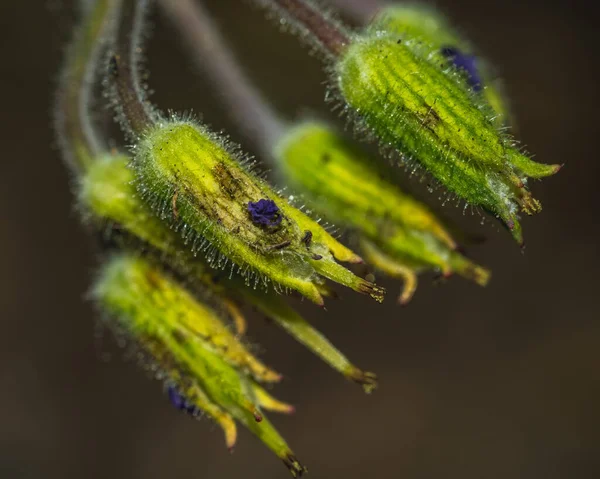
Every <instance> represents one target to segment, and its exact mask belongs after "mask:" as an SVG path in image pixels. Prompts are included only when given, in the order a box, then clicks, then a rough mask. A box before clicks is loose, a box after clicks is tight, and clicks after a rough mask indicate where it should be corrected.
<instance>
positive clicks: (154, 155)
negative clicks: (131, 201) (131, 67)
mask: <svg viewBox="0 0 600 479" xmlns="http://www.w3.org/2000/svg"><path fill="white" fill-rule="evenodd" d="M134 165H135V168H136V172H137V178H138V191H139V192H140V194H141V195H142V197H143V198H144V200H145V201H147V202H148V203H149V204H150V205H151V207H152V208H153V209H154V211H156V212H158V213H159V215H160V217H161V219H163V220H165V221H167V222H168V223H170V224H171V225H173V226H174V227H175V228H176V229H178V231H179V232H180V234H181V235H182V236H183V237H184V238H185V240H186V241H188V242H189V243H191V249H192V251H194V252H199V251H203V252H204V254H206V255H207V257H208V258H209V261H210V263H211V265H212V266H214V267H221V268H224V267H225V266H226V263H227V262H228V261H231V262H232V263H233V265H235V266H236V267H237V268H238V270H239V271H240V272H241V273H242V274H243V275H245V276H246V281H247V282H248V283H250V282H251V280H252V279H254V281H255V283H260V282H262V283H264V284H267V282H268V281H272V282H273V283H274V284H276V285H279V286H282V287H283V288H286V289H287V288H289V289H292V290H296V291H298V292H300V293H301V294H303V295H304V296H306V297H307V298H309V299H311V300H312V301H314V302H315V303H317V304H322V303H323V298H322V296H321V293H320V292H319V287H318V284H319V283H320V282H322V280H321V277H326V278H328V279H330V280H332V281H336V282H338V283H340V284H343V285H345V286H348V287H350V288H352V289H354V290H355V291H359V292H361V293H366V294H369V295H371V296H372V297H373V298H375V299H377V300H379V301H380V300H382V298H383V290H382V289H381V288H378V287H376V286H375V285H373V284H371V283H369V282H367V281H364V280H362V279H360V278H358V277H356V276H355V275H353V274H352V273H351V272H350V271H348V270H346V269H345V268H343V267H341V266H340V265H338V264H337V263H336V262H335V260H334V256H336V257H338V259H340V260H342V259H345V260H350V261H359V260H360V258H358V256H356V255H354V254H353V253H352V252H350V251H349V250H348V249H347V248H345V247H343V246H342V245H340V244H339V243H337V242H336V241H335V240H334V239H333V238H331V237H330V236H329V235H328V234H327V233H326V232H325V231H324V230H323V229H322V228H318V227H317V226H318V225H317V223H316V222H314V221H312V220H310V219H309V218H308V217H306V215H304V214H303V213H302V212H300V211H298V210H296V209H294V208H293V207H291V206H290V205H289V204H288V203H287V202H286V201H285V200H283V199H282V198H281V197H280V196H278V195H277V194H276V193H275V192H274V191H272V190H271V189H270V188H269V187H268V185H267V184H266V183H265V182H264V181H262V180H260V179H259V178H257V177H256V176H254V175H253V174H252V173H251V172H249V171H247V170H246V169H245V168H243V167H242V166H240V164H239V162H238V161H237V159H236V158H235V157H234V156H232V154H231V153H230V152H229V151H228V149H227V148H226V147H225V146H223V145H221V144H220V143H219V140H218V139H217V138H216V136H214V135H212V134H210V133H209V132H207V131H206V130H204V129H203V128H201V127H199V126H196V125H193V124H191V123H186V122H168V123H164V124H160V125H158V126H156V127H152V128H150V129H149V131H148V132H147V133H146V136H145V137H144V138H143V139H142V140H141V142H140V144H139V145H138V147H137V149H136V155H135V159H134ZM307 227H310V228H315V230H316V233H317V237H318V238H320V239H321V241H319V240H316V241H312V242H310V243H309V244H307V243H306V242H305V241H304V238H305V237H306V231H309V232H311V231H312V230H310V229H309V230H307V229H306V228H307ZM313 235H314V233H313ZM324 238H325V239H324ZM332 254H333V255H332ZM232 268H233V267H232Z"/></svg>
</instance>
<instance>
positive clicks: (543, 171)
mask: <svg viewBox="0 0 600 479" xmlns="http://www.w3.org/2000/svg"><path fill="white" fill-rule="evenodd" d="M447 64H448V61H447V58H445V57H444V55H443V53H442V52H441V51H440V49H439V48H437V47H435V48H432V47H430V46H429V45H427V44H425V43H424V42H422V41H420V40H419V39H413V38H410V37H409V36H402V35H399V34H398V33H396V32H388V31H385V30H381V29H377V28H373V29H369V30H368V31H367V32H366V33H364V34H362V35H359V36H358V37H356V38H355V39H354V41H353V42H352V43H351V44H349V45H348V46H347V48H346V49H345V50H344V51H343V52H342V53H341V54H340V56H339V58H338V60H337V61H336V64H335V66H334V69H333V71H334V79H335V82H336V84H337V87H338V89H339V92H340V94H341V96H342V98H343V100H344V101H345V102H346V103H347V105H349V106H350V108H351V109H352V110H353V111H354V112H355V113H356V115H357V117H358V120H359V122H360V123H361V124H362V125H364V126H366V127H367V128H368V130H369V131H370V132H372V133H373V134H374V135H375V136H376V137H377V138H378V139H379V140H380V142H381V143H382V145H385V146H389V147H390V148H392V149H393V150H394V151H398V152H400V153H401V154H402V155H403V159H404V160H405V161H407V162H409V163H411V162H412V163H413V164H414V166H415V167H416V166H417V165H421V166H423V167H424V168H425V170H426V171H427V172H429V173H430V174H431V175H432V176H433V177H434V178H436V179H437V180H438V181H439V182H440V183H442V184H443V185H444V186H446V188H448V190H450V191H451V192H452V193H454V194H456V195H457V196H458V197H459V198H462V199H463V200H465V201H467V202H468V203H471V204H472V205H475V206H480V207H482V208H483V209H485V210H487V211H489V212H491V213H492V214H494V215H495V216H496V217H498V218H499V219H501V220H502V221H503V222H504V224H505V225H506V226H507V227H508V228H509V229H510V230H511V231H512V234H513V236H514V238H515V239H516V240H517V241H518V242H519V243H522V233H521V226H520V224H519V218H518V213H519V210H521V211H523V212H525V213H527V214H533V213H536V212H538V211H539V210H540V209H541V206H540V204H539V202H538V201H537V200H535V199H533V198H532V196H531V194H530V193H529V191H528V190H527V188H526V182H527V177H532V178H542V177H544V176H549V175H552V174H554V173H556V172H557V171H558V170H559V168H560V166H559V165H543V164H539V163H535V162H533V161H532V160H531V159H529V158H528V157H527V156H525V155H524V154H522V153H521V152H520V151H519V150H518V149H517V148H516V146H515V143H514V141H513V139H512V138H511V137H510V136H508V135H507V134H506V133H504V132H502V131H500V130H499V129H498V128H497V127H496V125H495V124H494V121H493V118H494V116H495V114H494V112H493V110H492V109H491V108H490V107H489V106H488V105H487V104H486V102H485V101H484V100H482V99H481V98H480V95H478V94H476V93H473V92H471V91H470V87H469V86H468V85H467V84H466V82H465V81H464V75H463V74H462V73H460V72H458V71H457V70H456V68H454V67H452V68H448V67H447Z"/></svg>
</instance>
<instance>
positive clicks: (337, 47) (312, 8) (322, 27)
mask: <svg viewBox="0 0 600 479" xmlns="http://www.w3.org/2000/svg"><path fill="white" fill-rule="evenodd" d="M255 1H256V2H257V4H258V5H260V6H262V7H264V8H267V9H269V10H271V11H275V12H277V13H278V14H280V15H283V16H284V18H286V19H287V20H289V21H290V22H291V24H292V25H293V26H296V28H298V29H299V30H300V32H301V33H303V34H305V35H307V36H308V38H309V39H310V40H312V41H313V42H314V43H316V44H317V46H318V47H320V49H321V50H323V51H324V52H325V53H326V54H328V55H329V56H333V57H337V56H339V55H340V54H341V53H342V52H343V51H344V50H345V48H346V47H347V46H348V45H349V44H350V36H349V33H348V32H347V31H346V29H345V28H344V27H343V26H342V25H341V24H340V23H339V22H337V21H336V20H334V19H333V18H331V17H330V16H329V15H328V14H327V13H326V12H324V11H323V10H322V9H320V8H319V7H317V6H316V5H315V4H313V3H312V2H310V1H309V0H255Z"/></svg>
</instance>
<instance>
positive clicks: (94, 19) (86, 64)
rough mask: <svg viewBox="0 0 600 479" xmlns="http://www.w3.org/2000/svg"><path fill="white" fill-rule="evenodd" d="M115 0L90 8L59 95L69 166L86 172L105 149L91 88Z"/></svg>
mask: <svg viewBox="0 0 600 479" xmlns="http://www.w3.org/2000/svg"><path fill="white" fill-rule="evenodd" d="M115 3H116V1H115V0H100V1H98V2H96V4H95V5H94V6H93V7H91V8H90V9H89V12H88V13H87V14H86V16H85V18H84V20H83V21H82V23H81V26H79V27H78V28H77V30H76V33H75V36H74V39H73V42H72V44H71V46H70V48H69V52H68V54H67V59H66V63H65V67H64V72H63V74H62V77H61V81H60V85H59V88H58V92H57V95H56V104H55V128H56V132H57V134H58V138H59V141H60V143H61V147H62V150H63V154H64V156H65V159H66V161H67V163H68V165H69V166H70V167H71V168H72V169H73V170H74V171H75V172H76V173H81V172H82V171H85V170H86V169H87V168H88V167H89V165H90V163H91V161H92V160H93V158H94V157H95V156H97V154H98V153H100V152H101V151H103V150H104V149H105V148H104V145H103V142H102V140H100V138H99V137H98V135H97V134H96V130H95V127H94V125H93V124H92V115H91V110H92V107H91V90H92V85H93V82H94V76H95V74H96V66H97V64H98V57H99V55H100V50H101V49H102V45H103V41H102V39H103V35H104V33H105V30H106V28H107V27H108V23H109V20H110V12H111V9H112V8H113V7H114V4H115Z"/></svg>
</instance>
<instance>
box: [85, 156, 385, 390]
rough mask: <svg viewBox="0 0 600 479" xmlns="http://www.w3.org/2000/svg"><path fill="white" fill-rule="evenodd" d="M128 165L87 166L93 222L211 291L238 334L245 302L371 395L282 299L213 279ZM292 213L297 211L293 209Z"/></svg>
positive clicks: (366, 381)
mask: <svg viewBox="0 0 600 479" xmlns="http://www.w3.org/2000/svg"><path fill="white" fill-rule="evenodd" d="M128 163H129V159H128V158H127V157H126V156H124V155H105V156H104V157H101V158H98V159H95V160H94V161H93V162H91V163H90V166H89V169H88V170H87V172H86V174H85V175H84V177H83V178H82V180H81V182H80V189H79V204H80V205H81V206H80V207H81V209H82V210H84V211H86V212H87V215H88V216H89V217H90V220H91V221H92V222H95V223H96V224H98V223H104V224H107V225H110V227H111V228H113V229H115V228H116V229H117V230H118V231H120V232H121V234H120V235H118V236H117V238H118V239H121V240H122V242H123V246H125V247H127V246H130V238H129V237H134V238H138V239H140V240H141V241H142V242H143V243H145V244H146V245H148V246H149V247H150V248H151V250H153V251H156V252H157V253H158V254H157V256H158V257H159V258H160V259H162V260H163V261H165V262H167V264H169V265H170V267H171V268H174V269H176V270H177V271H178V272H179V273H180V274H181V275H182V276H185V277H186V278H188V279H189V280H190V283H191V284H192V283H194V284H202V285H203V286H204V287H205V288H208V289H209V290H210V291H212V292H213V293H214V295H215V297H218V298H220V299H221V301H222V305H223V307H224V309H225V310H226V311H227V312H228V313H229V315H230V316H231V317H232V319H233V320H234V322H235V325H236V328H237V331H238V333H239V334H242V333H243V332H244V331H245V328H246V326H245V319H244V317H243V315H242V314H241V312H240V311H239V308H238V306H237V303H238V302H240V301H244V302H247V303H249V304H251V305H252V306H254V307H255V308H257V309H258V310H259V311H260V312H261V313H262V314H264V315H266V316H267V317H268V318H269V319H271V320H273V321H274V322H275V323H277V324H278V325H279V326H280V327H281V328H283V329H284V330H285V331H287V332H288V333H289V334H290V335H292V336H293V337H294V338H295V339H296V340H298V341H299V342H300V343H302V344H304V345H305V346H306V347H307V348H309V349H310V350H312V351H313V352H314V353H315V354H316V355H317V356H319V357H321V358H322V359H323V360H324V361H325V362H326V363H328V364H329V365H330V366H331V367H333V368H334V369H335V370H337V371H339V372H340V373H342V374H343V375H344V376H346V377H347V378H349V379H351V380H353V381H355V382H357V383H359V384H361V385H363V387H364V388H365V390H367V391H371V390H372V389H374V388H375V387H376V378H375V375H373V374H372V373H368V372H364V371H362V370H361V369H359V368H357V367H356V366H354V365H353V364H352V363H351V362H350V361H349V360H348V359H347V358H346V357H345V356H344V355H343V354H342V353H340V352H339V351H338V350H337V349H336V348H335V347H334V346H333V345H332V344H331V343H330V342H329V341H328V340H327V339H326V338H325V337H323V335H321V334H320V333H319V332H318V331H317V330H315V328H313V327H312V326H311V325H310V324H309V323H308V322H307V321H306V320H305V319H303V318H302V317H301V316H300V315H299V314H298V313H297V312H296V311H294V309H292V308H291V307H290V306H289V305H288V304H287V303H286V302H285V301H284V299H283V298H282V297H281V296H279V295H274V294H269V293H268V292H266V291H264V290H262V289H255V288H251V287H248V286H246V285H245V284H244V281H243V279H242V278H241V277H239V276H237V275H233V276H230V275H228V274H215V272H214V270H212V271H211V269H210V267H209V266H208V265H207V263H206V260H205V258H204V256H202V255H199V256H194V255H193V254H192V252H191V251H190V249H189V248H187V247H186V246H185V244H184V243H183V239H182V238H181V237H180V236H179V235H178V234H177V233H176V232H175V231H174V230H173V229H170V228H169V227H168V226H166V225H165V224H164V223H163V222H162V221H160V220H159V219H158V218H157V217H156V216H155V215H154V214H153V212H152V211H151V209H150V207H149V206H148V205H147V204H146V203H145V202H143V201H142V200H141V199H140V198H139V195H138V194H137V192H136V190H135V186H134V180H135V176H134V173H133V171H132V170H131V169H130V168H128V166H127V164H128ZM290 210H292V211H294V212H295V211H296V210H293V209H292V208H290ZM286 211H287V210H286ZM286 214H287V213H286ZM298 217H299V218H300V219H301V220H302V221H310V222H312V220H310V219H308V220H306V218H308V217H306V216H305V215H298ZM307 226H308V227H309V228H310V230H311V231H314V232H315V234H322V233H321V232H322V231H324V230H322V227H321V226H320V225H319V224H318V223H315V224H314V225H313V224H310V225H309V224H308V223H307V224H305V225H303V227H307ZM122 233H127V234H126V235H124V234H122ZM323 236H324V237H325V241H330V242H333V243H332V246H331V248H334V247H338V246H337V245H336V244H335V243H336V242H335V240H332V239H331V237H329V238H328V237H327V235H323ZM338 245H339V243H338ZM215 280H216V281H215ZM317 287H319V290H320V292H321V294H324V293H326V291H325V290H323V289H322V286H321V285H317Z"/></svg>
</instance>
